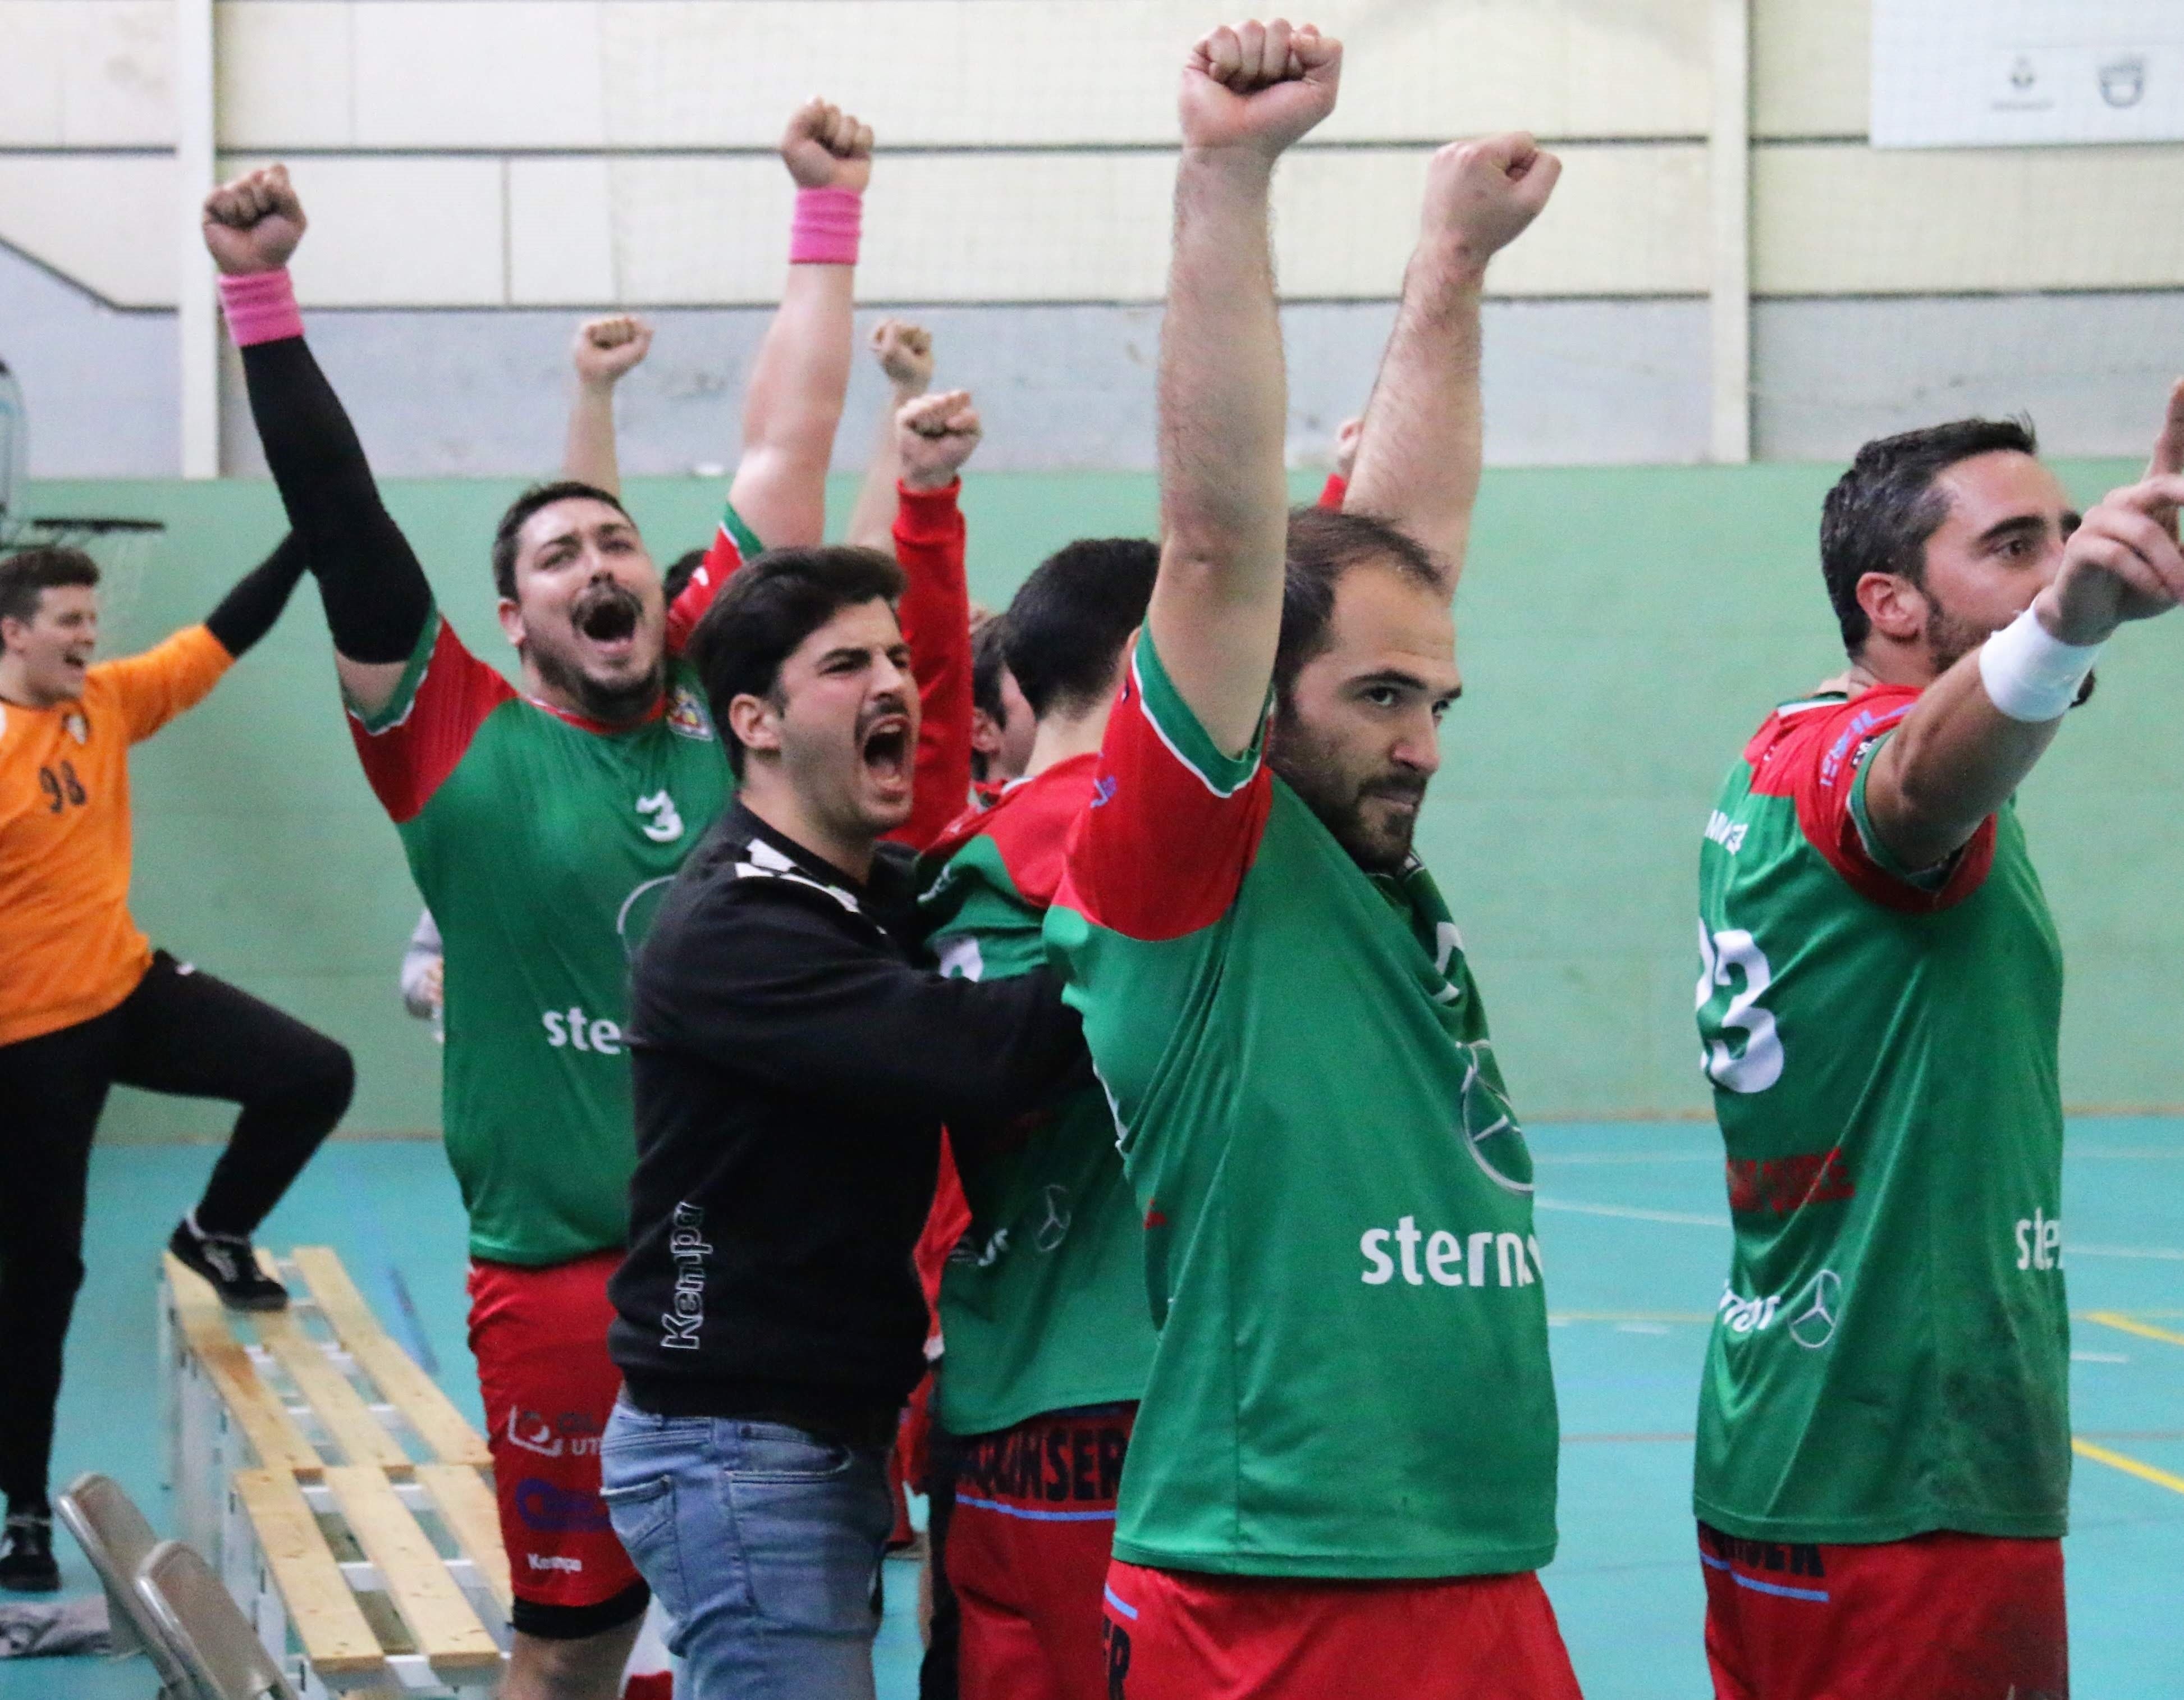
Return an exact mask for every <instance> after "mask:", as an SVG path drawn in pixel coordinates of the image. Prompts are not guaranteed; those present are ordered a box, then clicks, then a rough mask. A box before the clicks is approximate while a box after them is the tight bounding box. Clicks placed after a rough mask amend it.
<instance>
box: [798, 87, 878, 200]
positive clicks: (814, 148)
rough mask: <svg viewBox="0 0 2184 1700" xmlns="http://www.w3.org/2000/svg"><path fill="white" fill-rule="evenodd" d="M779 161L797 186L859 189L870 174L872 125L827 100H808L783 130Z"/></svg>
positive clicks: (869, 178)
mask: <svg viewBox="0 0 2184 1700" xmlns="http://www.w3.org/2000/svg"><path fill="white" fill-rule="evenodd" d="M781 163H782V164H784V165H786V166H788V175H789V176H792V177H794V179H795V180H796V187H798V188H799V189H861V188H863V187H865V185H866V184H867V183H869V182H870V181H872V125H869V124H860V123H858V122H857V120H855V118H854V117H852V116H851V115H850V114H848V113H846V112H844V111H843V110H842V109H841V108H840V107H838V106H835V105H833V104H831V103H828V102H827V101H823V100H808V101H806V102H805V103H804V104H803V105H802V106H799V108H797V109H796V113H795V115H794V117H792V118H791V119H790V120H788V129H787V130H786V131H783V133H782V137H781Z"/></svg>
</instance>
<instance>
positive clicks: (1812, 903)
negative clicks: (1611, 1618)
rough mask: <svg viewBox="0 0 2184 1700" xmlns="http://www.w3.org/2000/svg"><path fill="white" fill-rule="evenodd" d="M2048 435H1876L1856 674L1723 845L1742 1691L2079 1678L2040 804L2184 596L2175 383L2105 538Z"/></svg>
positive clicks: (1925, 1691)
mask: <svg viewBox="0 0 2184 1700" xmlns="http://www.w3.org/2000/svg"><path fill="white" fill-rule="evenodd" d="M2035 447H2036V445H2035V443H2034V441H2033V438H2032V434H2031V431H2030V430H2029V429H2028V428H2027V427H2025V426H2022V425H2020V424H2018V423H2015V422H2014V421H2007V420H1981V419H1967V420H1958V421H1955V422H1953V423H1952V424H1947V425H1938V426H1930V427H1928V428H1926V429H1924V430H1919V431H1910V432H1903V433H1902V434H1900V435H1898V436H1895V437H1888V438H1881V439H1880V440H1879V441H1877V442H1873V443H1867V444H1866V445H1865V446H1864V448H1863V449H1859V450H1858V455H1857V458H1856V459H1855V460H1853V462H1852V464H1851V466H1850V470H1849V471H1847V472H1845V473H1844V474H1843V476H1842V477H1841V479H1839V480H1838V481H1837V482H1836V486H1835V488H1834V489H1833V490H1832V491H1830V493H1829V495H1828V499H1827V503H1826V505H1825V509H1824V510H1823V511H1822V516H1821V520H1820V566H1821V571H1822V574H1823V576H1824V577H1825V580H1826V582H1827V589H1828V595H1829V599H1830V601H1831V602H1832V603H1833V605H1834V607H1835V613H1836V623H1837V625H1838V627H1839V628H1840V630H1841V636H1842V642H1843V647H1844V649H1846V650H1847V652H1848V654H1849V656H1850V661H1851V665H1850V669H1849V671H1848V672H1847V673H1845V674H1844V675H1842V676H1841V677H1839V678H1836V679H1834V680H1831V681H1830V682H1829V683H1826V684H1824V685H1822V686H1821V687H1820V688H1819V689H1818V690H1817V691H1814V692H1813V693H1811V694H1808V695H1807V696H1804V697H1802V698H1800V699H1798V700H1795V701H1791V702H1787V703H1785V704H1783V705H1781V706H1780V708H1777V709H1775V711H1773V712H1772V713H1771V714H1769V716H1767V718H1766V719H1765V720H1764V721H1763V722H1762V723H1761V725H1760V727H1759V729H1758V732H1757V733H1754V734H1753V735H1752V739H1751V741H1750V742H1749V743H1747V744H1746V746H1745V749H1744V753H1743V756H1742V758H1741V760H1740V761H1738V762H1737V763H1736V765H1735V766H1734V767H1732V768H1731V770H1730V775H1729V778H1728V779H1727V780H1726V781H1725V782H1724V784H1723V787H1722V791H1721V794H1720V797H1719V800H1718V801H1717V802H1716V804H1715V805H1714V810H1713V815H1712V817H1711V818H1710V819H1709V821H1708V824H1707V828H1706V835H1705V838H1704V839H1702V842H1701V844H1700V846H1699V961H1700V973H1699V982H1698V992H1697V1005H1698V1008H1697V1014H1698V1027H1699V1036H1700V1040H1701V1043H1702V1052H1703V1064H1704V1067H1705V1070H1706V1073H1707V1076H1708V1079H1709V1080H1710V1081H1711V1082H1712V1084H1713V1099H1714V1113H1715V1116H1716V1118H1718V1119H1719V1122H1720V1124H1721V1132H1722V1138H1723V1140H1724V1144H1725V1145H1726V1148H1727V1157H1728V1166H1729V1209H1730V1222H1731V1224H1732V1225H1733V1226H1734V1228H1735V1229H1736V1248H1735V1250H1734V1251H1733V1252H1732V1254H1731V1257H1730V1274H1729V1282H1728V1285H1727V1287H1726V1289H1725V1290H1724V1292H1723V1294H1722V1298H1721V1304H1720V1307H1719V1312H1718V1313H1717V1315H1716V1318H1715V1322H1714V1329H1713V1339H1712V1340H1711V1342H1710V1343H1709V1346H1708V1353H1707V1364H1706V1372H1705V1376H1704V1379H1703V1380H1702V1382H1701V1385H1700V1396H1699V1418H1698V1445H1697V1481H1696V1485H1695V1487H1694V1492H1693V1499H1694V1502H1695V1508H1696V1509H1697V1514H1698V1518H1699V1560H1700V1563H1702V1565H1703V1566H1704V1567H1705V1571H1704V1574H1705V1577H1706V1590H1707V1623H1706V1647H1707V1656H1708V1662H1709V1663H1710V1664H1712V1666H1713V1678H1714V1688H1715V1692H1716V1693H1717V1694H1719V1695H1720V1696H1721V1697H1723V1700H1820V1697H1823V1696H1832V1695H1847V1694H1860V1695H1864V1694H1871V1695H1876V1696H1878V1695H1914V1694H1916V1695H1957V1694H1968V1693H1974V1692H1977V1693H1984V1694H2015V1695H2018V1696H2020V1697H2034V1696H2048V1695H2054V1696H2060V1695H2063V1694H2065V1693H2067V1692H2069V1688H2070V1660H2069V1642H2068V1637H2067V1635H2066V1633H2065V1623H2064V1597H2063V1547H2062V1539H2061V1537H2062V1536H2063V1533H2064V1524H2065V1522H2066V1520H2067V1518H2068V1514H2069V1509H2070V1313H2069V1310H2068V1308H2067V1306H2066V1304H2065V1300H2064V1280H2063V1227H2062V1208H2063V1201H2062V1180H2063V1173H2062V1172H2063V1105H2062V1097H2061V1091H2060V1088H2059V1077H2058V1061H2057V1045H2058V1040H2059V1030H2060V1027H2061V1020H2062V998H2063V961H2062V952H2061V950H2060V947H2059V945H2058V943H2057V941H2056V937H2055V927H2054V922H2053V919H2052V918H2051V917H2050V916H2049V914H2048V902H2047V899H2046V897H2045V896H2044V895H2042V891H2041V887H2040V880H2039V877H2038V875H2037V874H2036V872H2034V871H2033V867H2032V862H2031V856H2030V855H2029V854H2028V852H2027V850H2026V845H2025V832H2024V828H2022V827H2020V825H2019V823H2018V819H2017V808H2016V805H2015V802H2014V796H2015V794H2016V791H2017V788H2018V787H2019V785H2020V784H2021V783H2023V782H2024V780H2025V778H2026V776H2027V775H2028V774H2030V773H2031V771H2032V768H2033V766H2034V764H2035V763H2036V762H2037V761H2039V760H2040V758H2041V756H2042V755H2043V754H2044V753H2045V752H2046V751H2047V749H2048V745H2049V744H2051V743H2053V740H2054V739H2055V735H2056V733H2058V731H2059V730H2060V728H2061V727H2062V724H2063V716H2064V715H2065V714H2066V713H2067V712H2069V711H2070V708H2071V707H2072V706H2073V705H2075V703H2077V702H2079V701H2081V700H2083V698H2084V696H2085V694H2087V691H2088V690H2089V689H2090V688H2091V686H2092V667H2093V662H2094V660H2095V659H2096V657H2097V656H2098V654H2099V652H2100V649H2101V646H2102V645H2103V644H2105V643H2106V642H2107V641H2108V639H2109V637H2110V636H2112V635H2113V634H2114V633H2115V631H2116V630H2117V628H2118V627H2120V626H2121V625H2123V624H2124V623H2125V622H2126V621H2133V620H2146V619H2151V618H2153V616H2157V615H2160V614H2165V613H2167V612H2168V611H2169V610H2170V609H2171V608H2173V607H2175V606H2176V604H2177V602H2178V600H2179V599H2180V598H2184V554H2180V553H2179V551H2178V549H2177V545H2176V510H2177V506H2178V504H2179V503H2180V502H2184V383H2180V384H2179V385H2178V386H2177V387H2176V389H2175V390H2173V391H2172V392H2171V393H2170V399H2169V413H2168V419H2167V421H2166V424H2165V427H2164V429H2163V431H2162V432H2161V435H2160V438H2159V441H2158V443H2157V444H2156V447H2155V449H2154V454H2153V464H2152V465H2151V466H2150V467H2149V468H2148V472H2147V476H2146V477H2145V478H2144V479H2143V480H2142V482H2139V483H2137V484H2133V485H2131V486H2129V487H2128V488H2124V489H2120V490H2113V491H2110V492H2109V494H2108V495H2107V496H2106V497H2105V498H2104V499H2103V500H2102V501H2100V502H2099V503H2098V504H2097V505H2095V506H2094V507H2093V508H2092V510H2090V511H2088V512H2087V514H2086V515H2085V516H2083V517H2082V518H2081V517H2080V516H2079V515H2077V514H2076V513H2075V512H2074V511H2072V509H2071V504H2070V499H2069V498H2068V497H2067V496H2066V495H2065V494H2064V490H2063V487H2062V485H2061V484H2060V483H2059V482H2058V481H2057V480H2056V477H2055V476H2054V474H2053V473H2052V472H2050V471H2048V469H2047V468H2046V467H2045V466H2043V465H2041V463H2040V462H2039V460H2036V458H2035Z"/></svg>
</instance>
